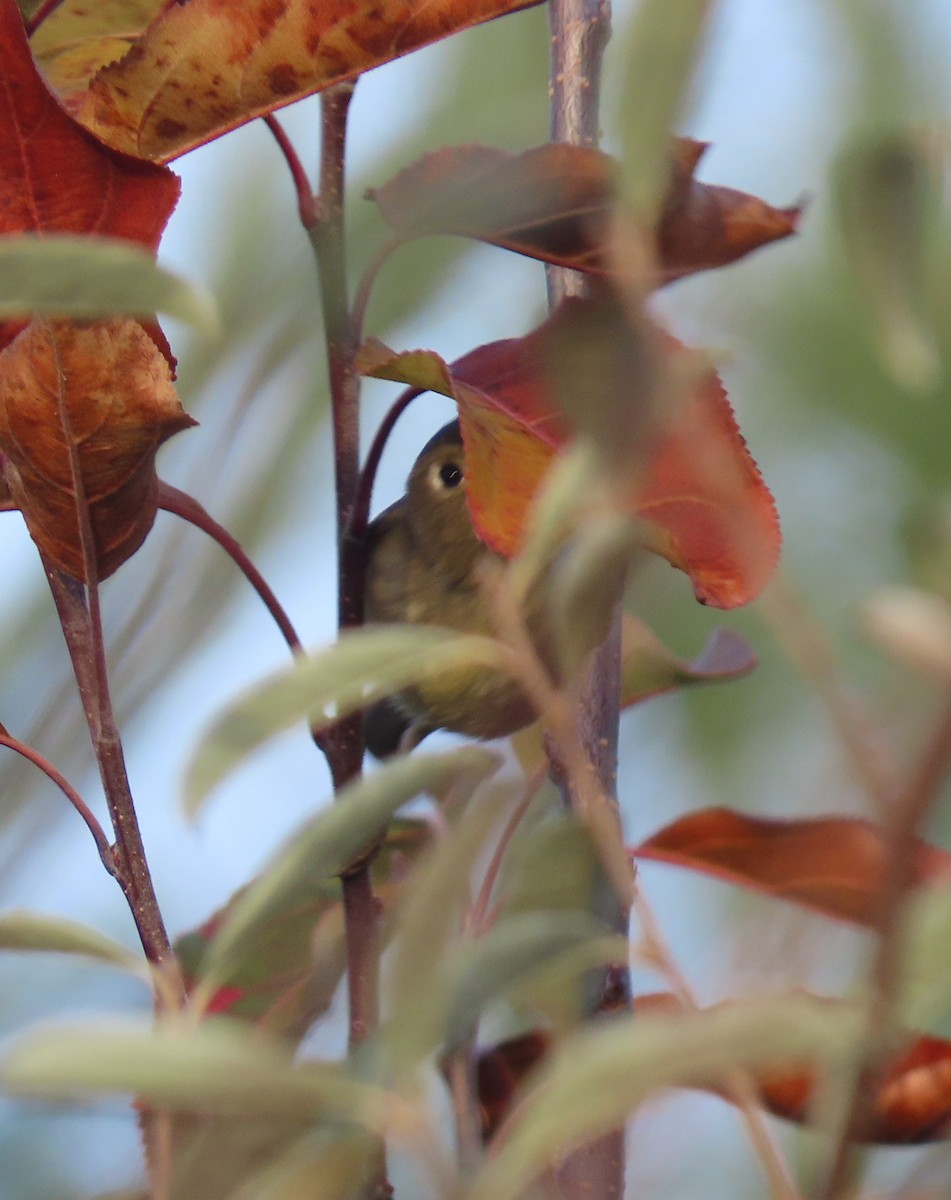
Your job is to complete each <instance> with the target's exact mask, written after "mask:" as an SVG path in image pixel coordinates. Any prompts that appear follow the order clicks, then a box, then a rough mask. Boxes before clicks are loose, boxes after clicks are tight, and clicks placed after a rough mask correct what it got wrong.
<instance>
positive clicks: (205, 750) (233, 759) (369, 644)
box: [185, 625, 509, 816]
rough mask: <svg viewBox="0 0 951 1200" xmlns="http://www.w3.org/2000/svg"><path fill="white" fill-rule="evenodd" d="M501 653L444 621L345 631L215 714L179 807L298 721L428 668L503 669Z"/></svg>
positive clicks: (190, 808)
mask: <svg viewBox="0 0 951 1200" xmlns="http://www.w3.org/2000/svg"><path fill="white" fill-rule="evenodd" d="M508 661H509V654H508V652H507V651H506V649H505V647H504V646H503V645H502V644H501V643H500V642H496V641H493V640H492V639H491V638H486V637H473V636H467V635H465V634H459V633H454V632H452V631H450V630H445V629H435V628H432V627H423V626H419V627H416V628H410V627H408V626H406V625H400V626H393V627H390V626H377V627H374V628H368V629H360V630H355V631H354V632H352V633H347V634H344V636H342V637H341V639H340V641H339V642H337V643H336V644H335V645H333V646H331V647H329V648H328V649H326V650H324V651H322V652H320V653H319V654H315V655H313V656H312V657H309V658H306V659H303V660H301V661H300V662H297V663H295V664H294V665H293V666H292V667H288V668H285V669H284V670H282V671H279V672H277V674H275V675H272V676H271V677H270V679H267V680H265V681H264V682H263V683H262V684H259V685H258V686H257V687H256V688H254V689H253V691H251V692H250V693H248V694H247V695H245V696H244V697H243V698H241V699H239V700H238V701H236V702H235V703H234V704H232V705H231V707H230V708H228V709H227V710H226V711H225V713H224V714H223V716H221V717H219V719H218V720H217V722H216V723H215V724H214V725H213V726H212V728H211V730H210V732H209V733H208V734H207V735H206V736H205V738H204V739H203V741H202V742H201V744H200V745H199V747H198V750H197V751H196V753H195V756H194V757H193V759H192V761H191V764H190V765H189V767H188V770H187V773H186V780H185V810H186V812H188V813H189V815H191V816H194V815H195V813H197V812H198V810H199V808H200V807H201V804H202V802H203V801H204V800H205V798H206V797H207V795H208V793H209V792H210V791H211V789H212V788H213V787H214V786H215V785H216V784H217V783H219V782H220V781H221V780H222V779H223V778H224V777H225V775H227V774H228V773H229V772H230V771H233V770H234V769H235V767H237V766H238V765H239V764H240V763H241V762H243V761H244V759H246V758H247V757H248V756H249V755H250V754H251V753H252V751H254V750H255V749H256V748H257V747H258V746H260V745H261V744H262V743H263V742H265V741H267V740H268V738H271V737H273V736H274V735H275V734H278V733H280V732H282V731H283V730H285V729H287V728H288V727H290V726H291V725H293V724H295V722H297V721H301V720H304V719H305V718H306V719H307V720H308V721H309V722H310V723H311V725H313V726H314V727H316V726H327V725H330V724H332V723H333V722H334V721H336V720H338V719H339V718H340V717H343V716H346V715H347V714H348V713H352V712H354V711H356V710H357V709H359V708H363V707H365V706H366V705H368V704H372V703H373V701H374V700H378V699H380V697H381V696H385V695H388V694H390V693H392V692H396V691H400V690H401V689H402V688H404V687H406V686H408V685H409V684H411V683H415V682H417V681H419V680H422V679H424V678H425V677H426V676H427V675H429V674H430V673H432V674H439V673H443V672H451V671H453V670H460V669H463V668H465V667H469V666H486V667H493V668H496V669H498V670H503V671H504V670H505V669H506V665H507V663H508Z"/></svg>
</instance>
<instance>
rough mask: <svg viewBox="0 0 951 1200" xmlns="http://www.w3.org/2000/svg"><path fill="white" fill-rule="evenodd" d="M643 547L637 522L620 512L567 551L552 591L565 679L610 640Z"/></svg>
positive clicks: (581, 533)
mask: <svg viewBox="0 0 951 1200" xmlns="http://www.w3.org/2000/svg"><path fill="white" fill-rule="evenodd" d="M639 548H640V539H639V538H638V536H637V530H636V526H635V524H634V522H633V521H631V520H630V519H629V518H627V517H624V516H621V515H619V514H618V515H608V516H603V517H598V518H595V519H594V520H593V521H591V522H589V523H588V525H587V527H586V528H584V529H579V530H578V532H577V533H576V534H575V536H574V537H573V538H572V539H571V541H570V542H569V544H568V545H567V546H566V547H565V551H564V554H563V555H562V557H561V559H560V561H559V562H558V563H557V564H556V565H555V567H554V569H553V572H552V585H551V590H550V593H549V604H550V607H551V610H552V617H553V620H554V627H555V645H556V646H557V648H558V657H559V660H560V663H561V669H562V671H563V673H564V675H565V678H567V679H573V678H574V677H575V676H576V675H577V673H578V671H579V670H580V669H581V667H582V666H583V665H584V663H585V662H586V661H587V658H588V655H589V654H591V652H592V651H593V650H594V649H595V648H596V647H598V646H600V645H601V643H602V642H603V641H604V639H605V638H606V637H607V635H608V630H609V629H610V627H611V620H612V617H613V614H614V613H615V611H616V610H617V608H618V606H619V604H620V602H621V597H622V596H623V594H624V583H625V580H626V579H627V573H628V569H629V567H630V565H631V560H632V559H633V557H634V555H635V554H636V553H637V552H638V550H639Z"/></svg>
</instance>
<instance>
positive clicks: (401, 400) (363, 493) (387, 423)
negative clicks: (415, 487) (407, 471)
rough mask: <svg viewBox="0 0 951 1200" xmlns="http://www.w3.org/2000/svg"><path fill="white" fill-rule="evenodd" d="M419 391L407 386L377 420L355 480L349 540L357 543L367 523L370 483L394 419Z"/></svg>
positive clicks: (370, 498) (418, 394)
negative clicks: (378, 421)
mask: <svg viewBox="0 0 951 1200" xmlns="http://www.w3.org/2000/svg"><path fill="white" fill-rule="evenodd" d="M422 394H423V393H422V389H420V388H407V389H406V390H405V391H404V392H401V393H400V395H399V396H397V398H396V399H395V400H394V401H393V403H392V405H391V406H390V409H389V411H388V412H387V414H386V416H385V417H384V418H383V420H382V421H381V422H380V425H379V428H378V429H377V431H376V434H375V435H374V437H373V441H372V442H371V443H370V449H369V452H368V453H367V456H366V461H365V462H364V464H363V470H362V471H361V472H360V478H359V479H358V481H357V494H356V499H355V500H354V503H353V512H352V513H351V515H350V524H349V526H348V527H347V538H348V539H353V540H355V541H359V542H362V541H363V538H364V537H365V535H366V531H367V525H368V524H369V522H370V503H371V501H372V499H373V485H374V483H375V482H376V473H377V471H378V470H379V467H380V459H381V458H382V457H383V451H384V450H385V449H386V443H387V442H388V441H389V439H390V434H391V433H392V432H393V430H394V428H395V426H396V422H397V421H398V420H399V419H400V417H401V416H402V415H403V413H404V412H405V411H406V410H407V408H409V406H410V404H411V403H412V401H413V400H415V399H416V397H417V396H421V395H422Z"/></svg>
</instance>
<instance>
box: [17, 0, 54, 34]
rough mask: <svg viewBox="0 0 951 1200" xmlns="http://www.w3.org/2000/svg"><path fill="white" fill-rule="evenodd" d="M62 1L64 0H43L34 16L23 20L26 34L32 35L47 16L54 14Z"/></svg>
mask: <svg viewBox="0 0 951 1200" xmlns="http://www.w3.org/2000/svg"><path fill="white" fill-rule="evenodd" d="M62 3H63V0H43V3H42V4H40V5H38V6H37V9H36V11H35V12H34V13H33V15H32V17H30V18H29V19H28V20H25V21H24V22H23V27H24V29H26V36H27V37H32V36H33V34H34V33H36V31H37V30H38V29H39V27H40V26H41V25H42V24H43V22H44V21H45V20H46V18H47V17H50V16H52V15H53V13H54V12H56V10H57V9H58V8H59V6H60V5H61V4H62Z"/></svg>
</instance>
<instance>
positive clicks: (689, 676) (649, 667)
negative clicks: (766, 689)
mask: <svg viewBox="0 0 951 1200" xmlns="http://www.w3.org/2000/svg"><path fill="white" fill-rule="evenodd" d="M621 655H622V657H621V704H622V707H624V708H629V707H630V706H631V705H633V704H637V703H639V702H640V701H641V700H646V699H647V698H648V697H650V696H656V695H658V694H660V693H661V692H667V691H670V690H671V689H673V688H677V687H687V686H690V685H692V684H699V683H720V682H726V681H727V680H730V679H741V678H742V677H743V676H744V675H748V674H749V673H750V671H752V670H753V668H754V667H755V666H756V663H757V658H756V654H755V652H754V651H753V649H752V647H751V646H750V645H749V643H748V642H747V641H746V639H745V638H743V637H742V636H741V635H740V634H739V633H737V632H736V631H735V630H733V629H715V630H714V631H713V632H712V633H711V634H710V636H709V638H708V639H707V642H706V645H705V646H704V647H703V649H702V650H701V651H700V653H699V654H698V655H697V657H696V658H694V659H691V660H689V661H684V660H683V659H681V658H678V657H677V655H676V654H674V653H673V651H672V650H669V649H668V648H667V647H666V646H665V645H664V644H663V642H661V641H660V639H659V638H657V637H656V636H655V635H654V634H653V633H652V632H651V631H650V630H649V629H648V628H647V626H646V625H644V624H643V623H642V622H640V621H638V620H637V619H636V618H635V617H632V616H629V615H628V614H625V615H624V619H623V625H622V650H621Z"/></svg>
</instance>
